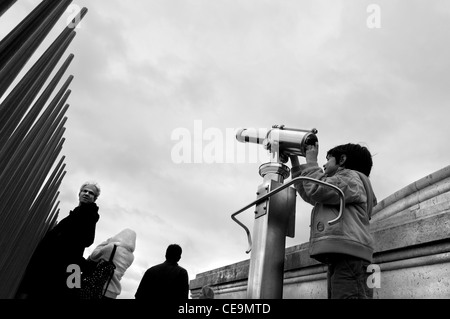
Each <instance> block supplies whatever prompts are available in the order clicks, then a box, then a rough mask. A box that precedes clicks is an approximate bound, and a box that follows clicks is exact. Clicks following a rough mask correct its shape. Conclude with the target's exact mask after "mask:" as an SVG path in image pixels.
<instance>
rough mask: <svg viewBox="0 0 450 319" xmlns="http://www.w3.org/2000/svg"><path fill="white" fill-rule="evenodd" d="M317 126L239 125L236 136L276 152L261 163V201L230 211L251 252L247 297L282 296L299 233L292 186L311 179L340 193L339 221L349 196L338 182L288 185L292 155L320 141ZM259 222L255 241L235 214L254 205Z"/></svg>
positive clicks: (304, 152) (254, 231) (258, 196)
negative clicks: (289, 250) (288, 257)
mask: <svg viewBox="0 0 450 319" xmlns="http://www.w3.org/2000/svg"><path fill="white" fill-rule="evenodd" d="M316 134H317V130H316V129H311V130H302V129H292V128H285V127H284V125H280V126H278V125H274V126H272V128H271V129H270V130H256V129H238V130H237V132H236V139H237V140H238V141H239V142H242V143H256V144H261V145H262V146H263V147H264V148H265V149H267V150H268V151H269V153H270V155H271V157H270V162H269V163H265V164H262V165H261V166H260V168H259V174H260V175H261V177H263V183H262V184H261V185H259V186H258V190H257V192H256V195H257V199H256V200H255V201H253V202H252V203H250V204H248V205H247V206H245V207H243V208H242V209H240V210H238V211H237V212H235V213H234V214H232V215H231V218H232V219H233V220H234V221H235V222H236V223H238V224H239V225H240V226H241V227H243V228H244V230H245V231H246V233H247V239H248V243H249V248H248V250H247V253H249V252H250V251H251V257H250V269H249V276H248V286H247V298H248V299H274V298H282V296H283V277H284V258H285V245H286V236H289V237H294V235H295V203H296V190H295V188H293V187H289V186H290V185H292V184H294V183H298V182H299V181H301V180H302V181H309V182H313V183H318V184H321V185H323V186H328V187H331V188H333V189H334V190H336V192H338V193H339V197H340V204H341V205H340V211H339V215H338V216H337V217H336V218H335V219H334V220H331V221H329V222H328V223H329V224H333V223H336V222H337V220H338V219H339V218H340V217H341V215H342V212H343V209H344V194H343V193H342V191H341V190H340V189H339V188H337V187H336V186H334V185H331V184H328V183H325V182H323V181H320V180H316V179H313V178H309V177H305V176H300V177H297V178H294V179H292V180H291V181H289V182H288V183H286V184H283V183H284V180H285V179H286V178H287V177H289V175H290V169H289V167H288V166H286V165H285V164H284V163H286V162H287V161H288V157H289V156H292V155H297V156H303V157H304V156H306V147H307V145H315V143H316V142H317V141H318V139H317V135H316ZM255 205H256V209H255V222H254V226H253V237H254V238H255V240H254V242H253V243H252V239H251V235H250V231H249V230H248V228H247V227H246V226H245V225H244V224H242V223H241V222H240V221H239V220H237V219H236V215H238V214H240V213H242V212H243V211H245V210H246V209H248V208H250V207H252V206H255Z"/></svg>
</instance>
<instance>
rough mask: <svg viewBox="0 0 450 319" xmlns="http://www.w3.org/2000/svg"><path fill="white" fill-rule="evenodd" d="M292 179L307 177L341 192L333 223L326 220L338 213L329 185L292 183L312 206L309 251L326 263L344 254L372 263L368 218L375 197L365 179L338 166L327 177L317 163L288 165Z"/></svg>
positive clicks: (336, 194) (305, 182)
mask: <svg viewBox="0 0 450 319" xmlns="http://www.w3.org/2000/svg"><path fill="white" fill-rule="evenodd" d="M291 172H292V178H295V177H298V176H307V177H311V178H315V179H319V180H321V181H324V182H327V183H329V184H332V185H335V186H337V187H339V188H340V189H341V190H342V191H343V193H344V195H345V209H344V211H343V214H342V216H341V218H340V219H339V221H338V222H337V223H336V224H333V225H329V224H328V221H330V220H332V219H335V218H336V217H337V216H338V214H339V195H338V193H337V192H336V191H335V190H334V189H332V188H331V187H327V186H324V185H321V184H318V183H312V182H309V181H300V182H299V183H298V184H296V185H295V187H296V189H297V191H298V192H299V194H300V196H301V197H302V198H303V200H304V201H306V202H308V203H310V204H312V205H314V208H313V210H312V213H311V224H310V228H311V234H310V242H309V253H310V255H311V257H312V258H314V259H316V260H318V261H320V262H324V263H327V262H329V261H330V260H329V258H330V256H332V255H333V254H347V255H351V256H355V257H359V258H362V259H365V260H367V261H369V262H372V255H373V249H374V247H373V238H372V235H371V233H370V225H369V220H370V218H371V214H372V208H373V207H374V206H375V205H376V203H377V199H376V197H375V194H374V192H373V189H372V186H371V183H370V180H369V178H368V177H367V176H366V175H364V174H362V173H360V172H358V171H354V170H350V169H346V168H342V167H340V168H339V169H338V170H337V171H336V173H335V174H334V175H333V176H331V177H328V176H327V175H325V174H324V173H323V171H322V169H321V168H320V167H319V166H318V165H317V164H303V165H300V166H297V167H293V168H292V171H291Z"/></svg>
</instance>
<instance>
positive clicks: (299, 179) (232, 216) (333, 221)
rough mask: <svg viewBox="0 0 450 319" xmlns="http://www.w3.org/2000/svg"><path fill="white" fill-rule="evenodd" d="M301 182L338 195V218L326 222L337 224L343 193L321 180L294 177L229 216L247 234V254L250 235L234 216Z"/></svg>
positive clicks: (343, 203) (341, 209)
mask: <svg viewBox="0 0 450 319" xmlns="http://www.w3.org/2000/svg"><path fill="white" fill-rule="evenodd" d="M301 180H306V181H310V182H314V183H317V184H321V185H323V186H327V187H330V188H332V189H333V190H335V191H336V192H337V193H338V195H339V214H338V216H337V217H336V218H335V219H332V220H330V221H328V224H329V225H333V224H335V223H337V222H338V221H339V219H340V218H341V216H342V213H343V211H344V208H345V196H344V193H343V192H342V190H341V189H340V188H338V187H337V186H334V185H332V184H329V183H327V182H324V181H321V180H318V179H315V178H311V177H306V176H299V177H296V178H294V179H292V180H290V181H289V182H287V183H286V184H283V185H282V186H280V187H277V188H276V189H274V190H272V191H270V192H269V193H267V194H265V195H263V196H261V197H260V198H258V199H256V200H254V201H253V202H251V203H250V204H248V205H246V206H244V207H243V208H241V209H240V210H238V211H237V212H235V213H233V214H232V215H231V219H233V220H234V221H235V222H236V223H237V224H238V225H239V226H241V227H242V228H244V230H245V232H246V234H247V240H248V245H249V247H248V249H247V250H246V253H247V254H248V253H249V252H250V251H251V249H252V238H251V234H250V231H249V230H248V228H247V227H246V226H245V225H244V224H243V223H241V222H240V221H239V220H238V219H237V218H236V217H235V216H236V215H238V214H240V213H242V212H243V211H245V210H247V209H248V208H250V207H252V206H255V205H258V204H260V203H262V202H263V201H265V200H266V199H267V198H270V197H271V196H272V195H275V194H277V193H279V192H281V191H282V190H283V189H285V188H287V187H289V186H291V185H292V184H294V183H296V182H298V181H301Z"/></svg>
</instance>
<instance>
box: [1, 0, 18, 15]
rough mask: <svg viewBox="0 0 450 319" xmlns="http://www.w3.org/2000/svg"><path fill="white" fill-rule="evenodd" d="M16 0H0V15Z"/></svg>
mask: <svg viewBox="0 0 450 319" xmlns="http://www.w3.org/2000/svg"><path fill="white" fill-rule="evenodd" d="M16 1H17V0H2V1H1V2H0V17H1V16H2V15H3V13H5V12H6V11H7V10H8V9H9V8H10V7H11V6H12V5H13V4H14V3H15V2H16Z"/></svg>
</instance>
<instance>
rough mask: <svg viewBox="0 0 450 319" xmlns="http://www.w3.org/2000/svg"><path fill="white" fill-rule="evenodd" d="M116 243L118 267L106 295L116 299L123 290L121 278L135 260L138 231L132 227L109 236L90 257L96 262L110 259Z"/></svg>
mask: <svg viewBox="0 0 450 319" xmlns="http://www.w3.org/2000/svg"><path fill="white" fill-rule="evenodd" d="M114 245H116V247H117V248H116V252H115V254H114V259H113V263H114V265H115V266H116V269H115V270H114V275H113V277H112V279H111V282H110V283H109V285H108V289H107V290H106V293H105V296H106V297H108V298H113V299H116V298H117V296H118V295H119V294H120V293H121V291H122V286H121V284H120V280H121V279H122V276H123V275H124V274H125V271H126V270H127V269H128V268H129V267H130V266H131V264H132V263H133V261H134V254H133V252H134V250H135V248H136V232H135V231H133V230H131V229H124V230H122V231H121V232H120V233H118V234H117V235H115V236H114V237H111V238H108V239H107V240H105V241H104V242H102V243H101V244H100V245H98V246H97V247H96V248H95V249H94V251H93V252H92V253H91V255H90V256H89V259H91V260H93V261H96V262H98V261H100V259H104V260H109V257H110V256H111V253H112V250H113V248H114Z"/></svg>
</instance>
